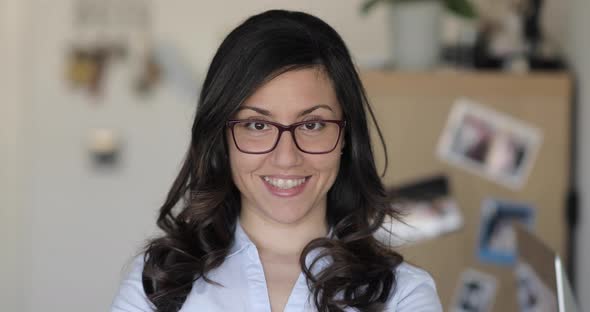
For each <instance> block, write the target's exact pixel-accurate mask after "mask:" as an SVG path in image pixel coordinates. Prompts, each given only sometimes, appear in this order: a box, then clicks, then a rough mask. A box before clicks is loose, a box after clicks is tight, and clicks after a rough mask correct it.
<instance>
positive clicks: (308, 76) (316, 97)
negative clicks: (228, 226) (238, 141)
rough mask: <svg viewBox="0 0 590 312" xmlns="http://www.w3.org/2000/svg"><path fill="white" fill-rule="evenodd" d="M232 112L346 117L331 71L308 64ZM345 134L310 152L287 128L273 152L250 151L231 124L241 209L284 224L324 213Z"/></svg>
mask: <svg viewBox="0 0 590 312" xmlns="http://www.w3.org/2000/svg"><path fill="white" fill-rule="evenodd" d="M232 117H233V118H232V119H240V120H241V119H261V120H265V121H273V122H277V123H281V124H283V125H290V124H292V123H295V122H299V121H308V120H317V119H323V120H326V119H330V120H341V119H342V110H341V108H340V104H339V103H338V101H337V98H336V94H335V92H334V89H333V87H332V84H331V82H330V80H329V79H328V78H327V76H326V74H325V73H324V72H323V71H322V70H319V69H317V68H308V69H300V70H294V71H288V72H286V73H283V74H281V75H279V76H277V77H276V78H274V79H272V80H271V81H269V82H267V83H266V84H265V85H263V86H262V87H261V88H259V89H258V90H257V91H256V92H255V93H254V94H252V95H251V96H250V97H249V98H248V99H247V100H246V101H245V102H244V103H243V104H242V106H241V107H240V109H239V111H238V112H237V114H236V115H235V116H232ZM252 127H260V125H254V126H252ZM312 128H313V127H312ZM343 131H344V130H343ZM343 137H344V134H343V133H342V135H341V136H340V139H339V140H338V142H337V145H336V148H335V149H334V150H333V151H331V152H329V153H327V154H307V153H304V152H302V151H301V150H299V149H298V148H297V146H296V145H295V142H294V141H293V137H292V136H291V134H290V133H289V132H287V131H285V132H283V133H282V135H281V137H280V139H279V142H278V144H277V145H276V147H275V149H274V150H272V151H271V152H268V153H265V154H247V153H243V152H241V151H240V150H238V149H237V147H236V145H235V144H234V141H233V139H232V134H231V131H229V129H228V133H227V139H228V142H227V143H228V146H229V158H230V165H231V171H232V178H233V181H234V183H235V185H236V186H237V188H238V189H239V190H240V192H241V198H242V214H245V213H247V214H254V215H255V216H256V217H257V218H258V219H263V220H265V221H266V222H271V223H281V224H297V223H302V222H305V221H306V220H309V219H312V218H324V217H325V211H326V195H327V193H328V190H329V189H330V187H331V186H332V184H334V181H335V179H336V176H337V174H338V169H339V166H340V155H341V149H342V141H343V139H342V138H343Z"/></svg>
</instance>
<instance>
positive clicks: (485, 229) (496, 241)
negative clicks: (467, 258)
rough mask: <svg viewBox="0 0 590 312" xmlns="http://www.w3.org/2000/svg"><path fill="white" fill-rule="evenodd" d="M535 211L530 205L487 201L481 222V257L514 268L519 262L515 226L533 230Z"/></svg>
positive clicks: (485, 201)
mask: <svg viewBox="0 0 590 312" xmlns="http://www.w3.org/2000/svg"><path fill="white" fill-rule="evenodd" d="M534 212H535V211H534V209H533V207H532V206H530V205H529V204H527V203H522V202H514V201H507V200H499V199H486V200H484V201H483V202H482V206H481V222H480V232H479V240H478V248H477V253H478V256H479V259H480V260H481V261H482V262H486V263H491V264H498V265H503V266H510V265H514V264H515V262H516V259H517V250H516V245H517V243H516V233H515V231H514V229H513V227H512V224H513V223H514V222H518V223H520V224H523V225H524V226H526V227H528V228H532V226H533V223H534V217H535V213H534Z"/></svg>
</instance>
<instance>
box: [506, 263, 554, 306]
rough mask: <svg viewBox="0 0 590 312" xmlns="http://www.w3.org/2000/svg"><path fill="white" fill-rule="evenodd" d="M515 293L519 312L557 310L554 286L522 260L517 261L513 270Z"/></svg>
mask: <svg viewBox="0 0 590 312" xmlns="http://www.w3.org/2000/svg"><path fill="white" fill-rule="evenodd" d="M514 275H515V277H516V294H517V298H518V307H519V311H520V312H557V311H558V306H557V294H556V293H555V287H549V286H548V285H547V284H545V283H544V282H543V281H542V280H541V278H540V277H539V276H538V275H537V274H536V273H535V271H534V270H533V268H532V267H531V266H530V265H529V264H528V263H526V262H524V261H518V263H517V265H516V268H515V270H514Z"/></svg>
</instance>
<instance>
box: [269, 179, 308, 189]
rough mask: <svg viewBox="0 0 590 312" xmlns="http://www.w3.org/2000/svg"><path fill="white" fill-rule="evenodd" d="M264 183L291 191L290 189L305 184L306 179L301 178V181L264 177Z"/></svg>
mask: <svg viewBox="0 0 590 312" xmlns="http://www.w3.org/2000/svg"><path fill="white" fill-rule="evenodd" d="M264 181H266V182H268V183H269V184H271V185H273V186H276V187H278V188H280V189H284V190H286V189H290V188H293V187H296V186H299V185H301V184H302V183H303V182H305V178H301V179H275V178H269V177H264Z"/></svg>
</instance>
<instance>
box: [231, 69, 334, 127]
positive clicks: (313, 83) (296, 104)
mask: <svg viewBox="0 0 590 312" xmlns="http://www.w3.org/2000/svg"><path fill="white" fill-rule="evenodd" d="M241 108H247V109H248V110H251V109H252V108H254V109H258V110H259V111H265V112H267V113H269V114H270V115H272V114H285V113H289V114H290V115H293V114H297V115H299V114H304V113H310V112H309V111H310V110H313V111H315V112H324V113H332V114H335V115H338V116H340V112H341V108H340V104H339V103H338V99H337V96H336V93H335V91H334V88H333V86H332V82H331V80H330V79H329V78H328V76H327V75H326V74H325V72H324V71H323V70H320V69H318V68H305V69H297V70H291V71H287V72H285V73H282V74H280V75H278V76H277V77H275V78H273V79H272V80H270V81H268V82H267V83H265V84H264V85H262V86H261V87H260V88H258V89H257V90H256V91H255V92H254V93H253V94H252V95H251V96H250V97H248V98H247V99H246V101H244V103H242V107H241ZM240 110H242V109H240Z"/></svg>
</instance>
